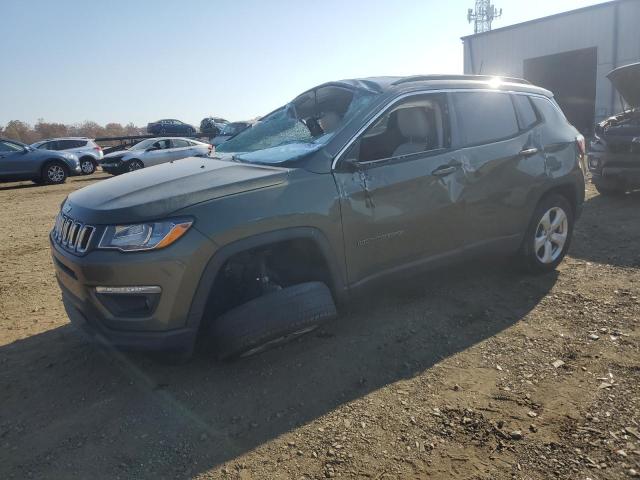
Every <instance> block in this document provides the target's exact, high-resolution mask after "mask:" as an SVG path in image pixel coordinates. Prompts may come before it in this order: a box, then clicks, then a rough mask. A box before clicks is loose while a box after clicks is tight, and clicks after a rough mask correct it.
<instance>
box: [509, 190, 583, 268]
mask: <svg viewBox="0 0 640 480" xmlns="http://www.w3.org/2000/svg"><path fill="white" fill-rule="evenodd" d="M573 226H574V212H573V208H572V207H571V204H570V203H569V202H568V201H567V199H566V198H565V197H563V196H562V195H559V194H551V195H547V196H546V197H544V198H543V199H542V200H541V201H540V203H538V206H537V207H536V209H535V212H534V213H533V217H532V219H531V223H530V224H529V227H528V228H527V232H526V233H525V237H524V240H523V243H522V247H521V249H520V252H519V256H520V260H521V263H522V265H523V266H524V268H525V269H526V270H527V271H529V272H531V273H546V272H550V271H552V270H555V269H556V267H557V266H558V265H559V264H560V262H562V259H563V258H564V256H565V255H566V254H567V250H569V245H570V244H571V237H572V235H573Z"/></svg>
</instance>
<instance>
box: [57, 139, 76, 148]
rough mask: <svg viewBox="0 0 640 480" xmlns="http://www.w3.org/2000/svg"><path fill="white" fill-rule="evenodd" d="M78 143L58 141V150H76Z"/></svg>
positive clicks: (74, 141)
mask: <svg viewBox="0 0 640 480" xmlns="http://www.w3.org/2000/svg"><path fill="white" fill-rule="evenodd" d="M77 144H78V142H77V141H76V140H58V148H56V150H69V149H70V148H76V147H77Z"/></svg>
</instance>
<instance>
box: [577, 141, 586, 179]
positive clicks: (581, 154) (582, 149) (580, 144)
mask: <svg viewBox="0 0 640 480" xmlns="http://www.w3.org/2000/svg"><path fill="white" fill-rule="evenodd" d="M576 147H577V149H578V161H579V162H580V168H581V169H582V173H584V174H585V175H586V174H587V161H586V154H587V145H586V143H585V140H584V136H583V135H578V136H577V137H576Z"/></svg>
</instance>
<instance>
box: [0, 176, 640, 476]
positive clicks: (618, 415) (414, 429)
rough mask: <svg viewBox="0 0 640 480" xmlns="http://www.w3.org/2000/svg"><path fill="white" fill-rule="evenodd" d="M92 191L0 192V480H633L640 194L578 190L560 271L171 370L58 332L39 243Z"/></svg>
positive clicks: (460, 270)
mask: <svg viewBox="0 0 640 480" xmlns="http://www.w3.org/2000/svg"><path fill="white" fill-rule="evenodd" d="M100 178H101V175H94V176H92V177H90V178H86V177H85V178H74V179H71V180H69V181H68V182H67V183H66V184H65V185H60V186H47V187H34V186H31V185H30V184H28V183H21V184H15V183H14V184H3V185H0V205H1V206H2V218H3V219H4V222H3V224H4V228H3V229H2V230H1V231H0V257H1V259H0V326H1V327H2V328H1V329H0V478H2V479H5V478H19V479H22V478H51V479H59V478H65V479H87V478H92V479H102V478H109V479H112V478H123V479H124V478H126V479H130V478H133V479H138V478H140V479H142V478H145V479H146V478H150V479H151V478H153V479H161V478H167V479H187V478H188V479H204V478H240V479H251V478H253V479H272V478H273V479H278V478H282V479H284V478H295V479H298V478H327V477H329V478H331V477H342V478H345V477H346V478H372V479H382V478H387V479H389V478H430V479H449V478H455V479H457V480H459V479H503V478H504V479H507V478H508V479H511V478H518V479H520V478H522V479H548V478H566V479H584V480H586V479H587V478H590V479H592V480H597V479H617V478H621V479H626V478H634V476H635V477H638V476H640V473H639V472H640V401H639V400H640V341H639V335H640V328H639V327H640V300H639V298H640V248H639V246H638V240H639V239H640V194H632V195H627V196H625V197H622V198H616V199H610V198H604V197H601V196H598V195H597V193H595V191H593V189H591V188H589V192H588V197H589V198H588V201H587V203H586V205H585V211H584V215H583V217H582V218H581V220H580V222H579V224H578V226H577V229H576V234H575V238H574V242H573V245H572V247H571V251H570V255H569V256H568V257H567V259H566V260H565V262H564V263H563V264H562V265H561V266H560V267H559V269H558V271H557V272H556V273H553V274H550V275H544V276H537V277H531V276H524V275H522V274H519V273H517V272H515V271H513V269H512V268H510V265H509V264H508V263H509V262H508V261H506V260H494V259H485V260H482V261H477V262H472V263H469V264H466V265H461V266H458V267H455V268H450V269H446V270H441V271H438V272H434V273H432V274H430V275H428V276H426V277H424V278H417V279H415V278H414V279H411V280H407V282H406V283H405V284H403V285H394V286H393V287H392V288H391V287H389V288H387V289H379V290H376V291H375V292H373V293H372V294H371V295H370V296H369V297H368V298H361V299H358V300H356V301H354V302H353V303H351V304H350V305H349V306H348V307H346V308H344V309H343V310H342V312H341V315H340V317H339V318H338V319H337V320H336V321H334V322H332V323H330V324H327V325H326V326H325V327H324V328H323V329H322V330H321V331H317V332H315V333H314V334H311V335H309V336H307V337H304V338H301V339H299V340H297V341H295V342H294V343H292V344H289V345H286V346H284V347H282V348H279V349H276V350H272V351H270V352H267V353H265V354H263V355H260V356H257V357H254V358H250V359H246V360H243V361H238V362H235V363H217V362H216V361H214V360H213V358H212V357H211V356H210V355H207V354H206V353H201V354H199V355H198V356H197V357H196V358H195V359H194V360H193V361H192V362H190V363H188V364H186V365H181V366H167V365H162V364H160V363H158V362H156V361H154V360H153V359H152V358H149V357H146V356H144V355H135V354H129V355H123V354H121V353H118V352H113V351H108V350H105V349H103V348H98V347H97V346H95V345H91V344H88V343H87V342H86V341H85V340H84V339H83V338H82V337H80V336H79V335H77V334H76V333H75V331H74V330H73V328H72V327H71V326H69V324H68V320H67V318H66V316H65V314H64V311H63V308H62V304H61V301H60V295H59V291H58V288H57V284H56V281H55V277H54V273H53V268H52V265H51V259H50V256H49V247H48V238H47V235H48V231H49V229H50V228H51V226H52V223H53V218H54V216H55V214H56V212H57V210H58V208H59V205H60V203H61V202H62V201H63V200H64V198H65V196H66V195H67V194H69V193H70V192H71V191H73V190H75V189H77V188H80V187H82V186H85V185H88V184H90V183H91V182H94V181H99V179H100ZM102 178H104V176H102Z"/></svg>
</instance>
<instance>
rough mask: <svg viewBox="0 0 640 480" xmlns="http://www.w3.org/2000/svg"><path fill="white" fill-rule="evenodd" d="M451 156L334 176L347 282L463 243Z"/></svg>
mask: <svg viewBox="0 0 640 480" xmlns="http://www.w3.org/2000/svg"><path fill="white" fill-rule="evenodd" d="M455 163H456V161H455V156H454V155H453V154H452V153H451V152H447V153H442V154H433V153H430V154H423V155H418V156H417V157H416V156H415V155H414V156H412V158H411V159H403V158H397V159H390V161H387V162H384V163H382V164H380V163H378V164H372V165H361V166H360V168H358V170H357V171H355V172H349V173H347V172H345V173H342V172H335V173H334V177H335V180H336V184H337V187H338V191H339V194H340V205H341V214H342V224H343V230H344V242H345V254H346V258H347V269H348V275H349V282H350V283H358V282H361V281H363V280H365V279H367V277H369V276H371V275H373V274H374V273H379V272H381V271H382V272H384V271H388V270H392V269H395V268H402V266H403V265H407V264H409V263H413V262H417V261H420V260H421V259H426V258H428V257H431V256H436V255H440V254H443V253H446V252H447V251H450V250H454V249H456V248H458V247H460V246H461V245H462V244H463V235H462V222H463V220H464V209H463V206H462V202H461V194H462V182H463V178H462V177H463V175H462V170H461V169H460V168H458V167H456V168H454V169H453V171H452V173H449V174H447V175H444V176H437V175H434V174H432V172H434V170H436V169H437V168H438V167H441V166H443V165H449V164H452V165H455Z"/></svg>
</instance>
